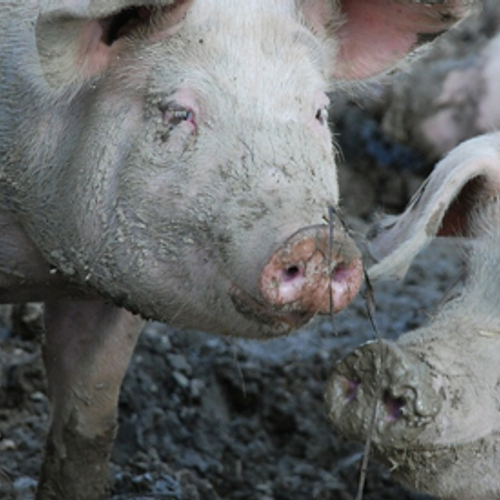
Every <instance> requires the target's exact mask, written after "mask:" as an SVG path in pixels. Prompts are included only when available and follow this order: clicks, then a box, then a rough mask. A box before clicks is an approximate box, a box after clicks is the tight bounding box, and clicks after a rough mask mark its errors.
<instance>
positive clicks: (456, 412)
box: [327, 133, 500, 500]
mask: <svg viewBox="0 0 500 500" xmlns="http://www.w3.org/2000/svg"><path fill="white" fill-rule="evenodd" d="M499 193H500V134H498V133H497V134H492V135H489V136H483V137H479V138H476V139H472V140H470V141H468V142H467V143H464V144H463V145H461V146H459V147H458V148H456V150H454V151H453V152H452V153H450V155H448V156H447V157H446V158H445V159H444V160H443V161H442V162H441V163H440V164H439V165H438V166H437V167H436V169H435V171H434V172H433V173H432V175H431V176H430V178H429V179H428V181H427V183H426V184H424V186H423V187H422V188H421V190H420V191H419V192H418V193H417V195H416V196H415V198H414V199H413V201H412V202H411V203H410V205H409V207H408V208H407V210H406V211H405V213H404V214H403V215H401V216H400V217H399V218H394V219H392V220H390V221H387V222H382V223H381V224H380V225H379V226H378V227H377V228H375V230H374V231H373V232H372V235H371V236H372V246H373V249H374V253H375V254H376V255H377V256H378V257H379V258H381V260H380V262H379V263H378V264H376V265H375V267H374V268H373V269H372V271H373V272H372V274H373V275H374V276H377V277H380V276H384V275H385V276H387V275H389V276H390V275H393V276H394V275H402V274H404V272H405V271H406V269H407V266H408V265H409V263H410V262H411V260H412V259H413V257H414V256H415V255H416V253H417V252H418V250H419V249H421V248H422V247H424V246H425V245H426V244H427V243H429V242H430V241H431V239H432V238H433V237H434V236H435V235H436V234H447V235H448V234H455V235H459V236H464V237H468V238H470V241H469V242H468V248H467V263H468V277H467V280H466V282H465V284H464V285H463V287H462V288H461V292H460V293H459V295H458V296H457V297H456V298H454V299H453V300H451V301H449V302H448V303H447V304H445V305H444V306H443V307H442V309H441V310H440V311H439V312H438V313H437V315H436V316H435V317H434V318H433V319H432V321H431V322H430V324H429V325H428V326H426V327H424V328H420V329H418V330H415V331H413V332H410V333H406V334H404V335H403V336H401V337H400V338H399V339H398V340H397V342H389V341H381V342H375V343H371V344H368V345H366V346H362V347H361V348H359V349H357V350H356V351H355V352H354V353H352V354H350V355H349V356H348V357H347V358H345V359H344V360H342V361H341V362H339V364H338V365H337V366H336V368H335V370H334V374H333V376H332V379H331V381H330V383H329V385H328V390H327V406H328V411H329V413H330V417H331V419H332V421H333V423H334V426H335V427H336V428H337V430H338V431H339V432H340V433H342V434H344V435H348V436H350V437H351V438H355V439H365V438H366V437H367V435H368V433H369V428H370V425H371V424H370V422H371V419H372V414H373V409H374V406H375V404H377V405H378V409H377V416H376V419H375V425H374V429H373V443H374V445H375V448H376V450H377V452H378V455H379V456H380V457H381V458H382V459H383V460H384V461H385V462H386V463H387V464H389V466H390V467H391V470H392V471H393V474H394V475H395V477H397V478H399V479H400V480H401V481H403V482H405V483H406V484H407V485H410V486H411V487H413V488H416V489H418V490H420V491H423V492H426V493H429V494H431V495H435V496H436V497H438V498H442V499H447V500H452V499H453V500H466V499H467V500H489V499H492V498H498V496H499V494H500V479H499V476H498V460H499V451H500V413H499V402H500V387H499V383H498V381H499V379H500V363H499V359H500V354H499V353H500V333H499V332H500V293H499V292H500V280H499V279H498V269H499V268H500V201H499V196H498V194H499ZM375 374H376V375H375ZM374 375H375V376H374Z"/></svg>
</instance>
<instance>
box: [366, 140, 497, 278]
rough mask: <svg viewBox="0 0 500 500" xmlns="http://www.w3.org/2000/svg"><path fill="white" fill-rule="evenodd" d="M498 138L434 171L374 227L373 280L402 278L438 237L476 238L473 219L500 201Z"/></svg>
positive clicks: (460, 150)
mask: <svg viewBox="0 0 500 500" xmlns="http://www.w3.org/2000/svg"><path fill="white" fill-rule="evenodd" d="M498 144H500V133H496V134H491V135H485V136H481V137H476V138H475V139H471V140H469V141H467V142H464V143H463V144H461V145H460V146H458V147H457V148H455V149H454V150H453V151H452V152H451V153H450V154H449V155H448V156H446V158H444V160H442V161H441V162H440V163H439V164H438V165H437V166H436V168H435V169H434V171H433V172H432V174H431V175H430V176H429V178H428V179H427V180H426V182H425V183H424V184H423V185H422V186H421V188H420V189H419V190H418V192H417V193H416V195H415V196H414V197H413V199H412V200H411V201H410V203H409V204H408V206H407V208H406V210H405V211H404V212H403V213H402V214H401V215H399V216H397V217H389V218H387V219H385V220H382V221H381V222H380V223H378V224H377V225H375V226H374V227H373V228H372V230H371V231H370V233H369V234H368V239H369V240H370V252H371V254H372V255H373V257H374V258H375V259H376V260H378V261H379V262H378V263H377V264H376V265H375V266H374V267H372V269H371V270H370V275H371V277H373V278H379V277H398V278H399V277H402V276H403V275H404V274H405V273H406V271H407V269H408V267H409V266H410V264H411V261H412V260H413V258H414V257H415V256H416V255H417V253H418V252H419V251H420V250H421V249H422V248H424V247H425V246H426V245H428V244H429V243H430V242H431V241H432V239H433V238H434V237H436V236H468V237H475V236H477V235H478V233H480V232H481V229H482V228H480V227H478V226H477V225H476V226H474V225H472V224H471V221H474V218H471V217H470V216H471V214H473V213H474V209H475V208H476V207H477V206H479V205H480V204H481V203H483V202H485V201H487V200H488V199H489V198H491V197H498V196H499V195H500V150H499V148H498Z"/></svg>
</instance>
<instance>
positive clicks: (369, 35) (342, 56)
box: [302, 0, 479, 80]
mask: <svg viewBox="0 0 500 500" xmlns="http://www.w3.org/2000/svg"><path fill="white" fill-rule="evenodd" d="M478 4H479V0H417V1H416V0H337V1H335V0H302V9H303V14H304V18H305V21H306V23H307V24H309V26H310V27H311V29H312V30H313V31H316V32H325V33H327V35H328V36H330V37H331V38H332V39H337V40H338V43H339V44H340V45H339V47H338V49H337V51H338V54H337V61H336V62H335V68H334V71H333V75H332V76H333V77H334V78H340V79H347V80H351V79H360V78H361V79H362V78H367V77H370V76H372V75H375V74H377V73H381V72H382V71H384V70H387V69H390V68H391V67H393V66H394V65H395V64H396V63H397V62H398V61H399V60H401V59H402V58H403V57H405V56H406V54H408V53H409V52H411V51H413V50H415V49H416V48H418V47H419V46H420V45H423V44H425V43H428V42H430V41H432V40H433V39H434V38H436V37H437V36H439V35H440V34H442V33H443V31H446V30H448V29H449V28H451V27H452V26H453V25H454V24H456V23H457V22H458V21H460V20H461V19H463V18H464V17H466V16H468V15H469V14H470V13H471V11H472V9H473V7H474V6H475V5H476V6H477V5H478ZM338 19H342V22H341V23H339V22H338V21H337V20H338Z"/></svg>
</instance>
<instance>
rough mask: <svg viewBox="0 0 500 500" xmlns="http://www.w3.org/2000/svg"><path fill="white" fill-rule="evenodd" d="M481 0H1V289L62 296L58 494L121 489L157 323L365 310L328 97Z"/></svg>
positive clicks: (34, 297)
mask: <svg viewBox="0 0 500 500" xmlns="http://www.w3.org/2000/svg"><path fill="white" fill-rule="evenodd" d="M474 3H475V2H473V1H472V0H439V1H437V0H427V1H423V2H415V1H413V0H412V1H410V0H393V1H391V2H387V1H386V0H356V1H354V0H343V1H334V0H330V1H327V0H274V1H269V0H247V1H244V2H243V1H241V2H236V1H235V0H196V1H195V0H175V1H173V0H170V1H169V0H164V1H161V0H156V1H153V0H135V1H133V0H110V1H103V0H27V1H23V2H19V1H17V0H16V1H11V0H0V47H1V49H0V301H2V302H20V301H41V302H44V303H45V329H46V338H45V345H44V361H45V365H46V371H47V377H48V384H49V397H50V400H51V404H52V419H51V426H50V431H49V436H48V440H47V445H46V449H45V458H44V462H43V467H42V472H41V476H40V482H39V488H38V494H37V495H38V496H37V498H38V499H39V500H47V499H56V498H57V499H63V498H64V499H72V500H79V499H85V500H93V499H102V498H106V497H107V496H108V492H109V480H108V473H107V462H108V458H109V453H110V449H111V445H112V440H113V435H114V431H115V427H116V403H117V398H118V393H119V389H120V384H121V381H122V378H123V374H124V372H125V370H126V367H127V365H128V362H129V359H130V356H131V353H132V351H133V348H134V345H135V342H136V339H137V336H138V334H139V331H140V328H141V324H142V319H141V317H143V318H151V319H155V320H162V321H165V322H168V323H170V324H173V325H177V326H180V327H190V328H196V329H200V330H205V331H209V332H214V333H221V334H227V335H241V336H247V337H258V338H266V337H272V336H276V335H281V334H285V333H288V332H290V331H292V330H293V329H295V328H297V327H299V326H301V325H303V324H305V323H306V322H307V321H309V320H310V319H311V318H312V317H313V316H314V315H315V314H316V313H326V312H329V311H330V309H331V307H332V305H331V303H333V308H334V310H340V309H342V308H343V307H345V306H346V305H347V304H348V303H349V301H350V300H351V299H352V298H353V296H354V295H355V294H356V293H357V291H358V288H359V286H360V283H361V279H362V270H361V261H360V256H359V252H358V251H357V249H356V247H355V245H354V244H353V242H352V240H351V239H350V238H349V236H348V235H347V234H346V232H345V230H344V229H343V227H342V224H340V223H339V222H338V221H337V220H332V219H333V218H334V217H333V216H332V217H330V221H329V222H330V223H331V224H330V225H329V224H328V223H327V222H325V218H328V216H329V214H331V213H334V212H336V209H337V207H338V201H339V193H338V188H337V179H336V167H335V156H334V151H333V148H332V145H331V135H330V132H329V130H328V116H327V108H328V98H327V91H329V90H331V89H332V88H333V87H334V86H335V85H343V84H345V83H346V82H352V81H355V80H357V79H361V78H366V77H369V76H371V75H373V74H376V73H379V72H383V71H385V70H387V69H390V68H392V67H393V66H394V65H395V64H396V63H397V62H398V60H400V59H401V58H403V57H404V56H405V55H406V53H408V52H411V51H412V50H413V49H416V48H417V47H418V46H421V45H423V44H426V43H427V42H429V41H431V40H432V39H433V38H435V37H436V36H437V35H438V34H439V33H441V32H442V31H443V30H445V29H447V28H449V27H450V26H452V25H453V24H455V23H456V22H457V21H458V20H459V19H461V18H462V17H464V16H466V15H467V14H468V13H469V12H470V10H471V9H472V8H473V7H474V6H473V4H474ZM330 207H333V210H332V209H331V208H330Z"/></svg>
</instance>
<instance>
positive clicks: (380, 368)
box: [325, 341, 441, 449]
mask: <svg viewBox="0 0 500 500" xmlns="http://www.w3.org/2000/svg"><path fill="white" fill-rule="evenodd" d="M325 401H326V409H327V412H328V415H329V417H330V420H331V422H332V424H333V426H334V428H335V429H336V431H337V432H338V433H339V434H341V435H343V436H346V437H348V438H351V439H354V440H356V441H363V440H365V439H366V438H367V435H368V433H369V432H372V433H373V434H372V440H373V443H374V444H375V446H376V447H379V448H383V447H385V446H389V447H395V448H401V449H404V448H407V447H408V446H409V445H410V443H411V442H412V441H414V440H415V439H416V438H417V437H418V436H419V435H420V434H421V432H422V430H423V428H424V427H425V426H426V425H427V424H429V423H431V422H432V421H433V420H434V419H435V418H436V416H437V414H438V413H439V411H440V409H441V398H440V396H439V395H438V393H437V392H436V390H435V389H434V388H433V377H432V375H431V373H430V368H429V367H428V365H426V364H425V363H424V362H423V361H421V360H420V359H419V358H418V357H417V356H416V355H415V354H413V353H412V352H409V351H406V350H405V351H403V350H402V349H401V348H400V347H399V346H397V345H396V344H394V343H390V342H385V341H381V342H372V343H369V344H366V345H364V346H362V347H360V348H358V349H356V350H355V351H354V352H353V353H351V354H350V355H348V356H347V357H346V358H345V359H343V360H341V361H340V362H339V363H338V364H337V365H336V366H335V368H334V371H333V374H332V377H331V379H330V380H329V382H328V384H327V388H326V392H325ZM376 405H377V414H376V418H375V425H374V426H373V428H371V422H372V418H373V412H374V408H375V406H376Z"/></svg>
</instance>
